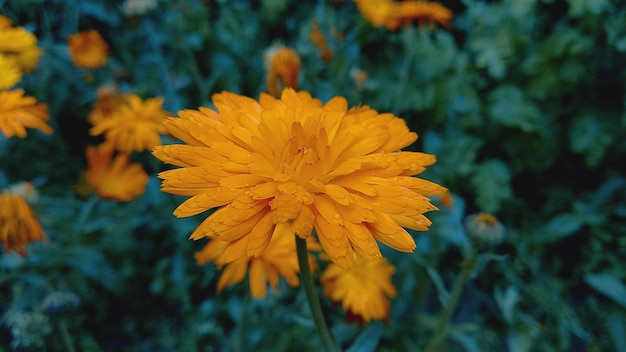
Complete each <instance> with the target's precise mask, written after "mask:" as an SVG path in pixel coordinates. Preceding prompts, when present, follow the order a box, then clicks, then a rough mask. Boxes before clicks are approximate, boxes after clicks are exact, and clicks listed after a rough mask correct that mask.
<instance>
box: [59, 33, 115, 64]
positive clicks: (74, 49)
mask: <svg viewBox="0 0 626 352" xmlns="http://www.w3.org/2000/svg"><path fill="white" fill-rule="evenodd" d="M67 42H68V46H69V51H70V55H71V57H72V61H73V62H74V65H76V66H77V67H84V68H98V67H102V66H104V65H105V64H106V61H107V55H108V52H109V46H108V45H107V43H106V42H105V41H104V39H102V36H101V35H100V33H98V31H96V30H94V29H92V30H88V31H85V32H79V33H77V34H74V35H70V36H69V37H68V39H67Z"/></svg>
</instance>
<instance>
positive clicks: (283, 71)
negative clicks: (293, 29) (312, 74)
mask: <svg viewBox="0 0 626 352" xmlns="http://www.w3.org/2000/svg"><path fill="white" fill-rule="evenodd" d="M265 61H266V63H267V66H268V74H267V91H268V92H269V93H270V94H271V95H272V96H274V97H278V96H279V95H280V92H281V91H282V89H283V88H285V87H289V88H293V89H296V88H297V87H298V74H299V73H300V56H298V54H297V53H296V52H295V51H294V50H293V49H290V48H287V47H284V46H282V45H278V46H275V47H272V48H270V49H269V50H268V51H267V52H266V53H265Z"/></svg>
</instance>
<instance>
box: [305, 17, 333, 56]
mask: <svg viewBox="0 0 626 352" xmlns="http://www.w3.org/2000/svg"><path fill="white" fill-rule="evenodd" d="M309 40H310V41H311V43H313V44H315V46H316V47H317V50H318V51H319V52H320V55H321V56H322V61H330V60H331V59H332V58H333V51H332V50H331V49H330V47H329V46H328V43H327V42H326V37H325V36H324V33H322V31H321V30H320V25H319V24H318V23H317V22H316V21H313V22H311V34H309Z"/></svg>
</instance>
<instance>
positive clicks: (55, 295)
mask: <svg viewBox="0 0 626 352" xmlns="http://www.w3.org/2000/svg"><path fill="white" fill-rule="evenodd" d="M79 303H80V298H78V296H77V295H76V294H75V293H74V292H62V291H54V292H51V293H49V294H48V295H47V296H46V297H45V298H44V299H43V302H42V303H41V311H42V312H44V313H45V314H49V315H53V314H63V313H68V312H70V311H72V310H74V308H76V307H78V304H79Z"/></svg>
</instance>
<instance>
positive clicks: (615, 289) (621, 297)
mask: <svg viewBox="0 0 626 352" xmlns="http://www.w3.org/2000/svg"><path fill="white" fill-rule="evenodd" d="M585 282H586V283H587V284H588V285H589V286H591V287H593V288H595V289H596V290H598V291H599V292H600V293H602V294H604V295H605V296H607V297H609V298H611V299H612V300H614V301H615V302H616V303H618V304H619V305H621V306H622V307H624V308H626V286H624V283H622V282H621V281H620V280H619V279H618V278H616V277H615V276H613V275H611V274H587V275H585Z"/></svg>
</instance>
